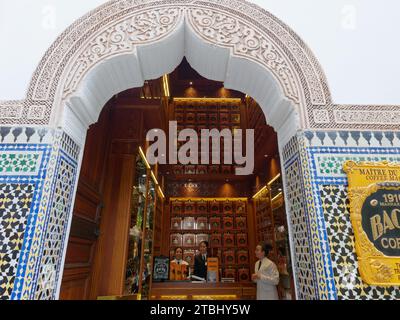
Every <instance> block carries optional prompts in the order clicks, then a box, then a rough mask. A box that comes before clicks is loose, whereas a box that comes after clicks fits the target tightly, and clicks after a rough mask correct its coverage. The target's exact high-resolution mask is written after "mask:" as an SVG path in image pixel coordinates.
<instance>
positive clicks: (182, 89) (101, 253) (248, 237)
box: [60, 59, 295, 300]
mask: <svg viewBox="0 0 400 320" xmlns="http://www.w3.org/2000/svg"><path fill="white" fill-rule="evenodd" d="M169 121H176V122H177V129H178V132H179V131H180V130H182V129H185V128H191V129H194V130H196V131H197V132H200V131H201V130H202V129H212V128H217V129H219V130H222V129H225V128H227V129H231V130H232V131H234V130H237V129H243V130H244V129H254V150H255V154H254V171H253V173H252V174H250V175H236V174H235V168H236V167H235V166H236V165H235V164H225V163H224V159H223V156H221V159H220V164H215V163H214V164H213V163H210V164H202V163H198V164H192V163H189V164H179V163H178V164H154V165H152V164H150V163H149V161H148V159H147V158H146V150H147V148H149V142H146V134H147V133H148V131H149V130H151V129H155V128H157V129H160V130H164V131H165V132H168V128H169ZM267 123H268V119H266V118H265V115H264V113H263V111H262V110H261V108H260V106H259V105H258V104H257V102H256V101H254V100H253V99H252V98H251V97H249V96H247V95H245V94H244V93H241V92H237V91H234V90H228V89H226V88H224V85H223V83H222V82H217V81H211V80H208V79H205V78H203V77H202V76H201V75H199V74H198V73H197V72H196V71H195V70H194V69H192V68H191V67H190V65H189V63H188V62H187V61H186V60H185V59H184V60H183V61H182V63H181V64H180V65H179V66H178V67H177V68H176V69H175V70H174V71H173V72H172V73H170V74H167V75H164V76H163V77H161V78H159V79H154V80H149V81H146V82H145V84H144V86H143V87H141V88H134V89H129V90H126V91H124V92H121V93H118V94H116V95H115V96H113V97H112V98H111V99H110V100H109V101H108V103H107V104H106V105H105V106H104V108H103V110H102V112H101V114H100V117H99V119H98V121H97V123H95V124H93V125H92V126H91V127H90V128H89V130H88V132H87V137H86V145H85V149H84V154H83V160H82V166H81V170H80V176H79V181H78V186H77V194H76V197H75V204H74V210H73V218H72V223H71V229H70V230H71V231H70V236H69V241H68V247H67V254H66V258H65V266H64V272H63V278H62V284H61V290H60V299H132V300H138V299H139V300H140V299H142V300H143V299H174V300H176V299H227V300H235V299H255V297H256V288H255V284H254V283H253V282H252V281H251V274H252V273H254V266H255V263H256V261H257V259H256V257H255V254H254V251H255V247H256V245H257V244H258V243H260V242H267V243H269V244H270V245H271V247H272V251H271V252H270V255H269V258H270V259H271V260H273V261H274V262H275V264H276V265H277V267H278V270H279V273H280V282H279V285H278V294H279V298H280V299H283V300H284V299H285V300H290V299H294V298H295V294H294V282H293V274H292V270H291V261H290V247H289V236H288V227H287V216H286V211H285V203H284V194H283V192H284V191H283V186H282V177H281V172H280V170H281V166H280V159H279V152H278V143H277V135H276V132H275V131H274V129H273V128H272V127H270V126H269V125H268V124H267ZM180 143H181V144H184V142H180ZM159 156H167V157H168V155H159ZM203 240H206V241H207V242H208V244H209V247H208V255H209V256H210V257H215V258H218V259H217V264H216V266H215V267H216V280H215V281H213V282H207V283H199V282H193V281H191V280H189V279H188V278H189V277H190V275H191V274H192V273H193V261H194V257H195V255H196V253H197V250H198V248H199V243H200V242H201V241H203ZM177 247H179V248H181V249H182V250H181V251H182V257H183V260H185V261H186V262H187V264H188V267H187V269H185V271H184V272H182V270H175V269H171V268H170V264H169V262H170V261H171V260H172V259H174V254H175V249H176V248H177Z"/></svg>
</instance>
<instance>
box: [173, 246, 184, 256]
mask: <svg viewBox="0 0 400 320" xmlns="http://www.w3.org/2000/svg"><path fill="white" fill-rule="evenodd" d="M178 249H181V251H182V253H183V249H182V247H176V248H175V250H174V254H176V250H178Z"/></svg>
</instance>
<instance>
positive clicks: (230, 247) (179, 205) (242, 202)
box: [169, 198, 251, 282]
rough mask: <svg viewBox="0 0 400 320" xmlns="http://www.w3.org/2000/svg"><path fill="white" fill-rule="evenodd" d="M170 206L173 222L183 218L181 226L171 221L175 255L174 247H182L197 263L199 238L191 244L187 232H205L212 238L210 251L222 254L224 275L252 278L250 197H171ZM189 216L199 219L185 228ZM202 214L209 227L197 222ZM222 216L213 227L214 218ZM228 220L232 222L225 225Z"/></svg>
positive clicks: (171, 241)
mask: <svg viewBox="0 0 400 320" xmlns="http://www.w3.org/2000/svg"><path fill="white" fill-rule="evenodd" d="M169 207H170V208H169V210H170V216H171V222H172V224H173V223H174V222H175V221H179V220H180V221H181V222H180V227H177V228H176V227H174V225H172V226H171V225H170V231H169V234H170V244H169V251H170V256H171V258H172V256H173V252H174V249H175V248H176V247H182V248H183V250H184V257H187V258H188V259H187V261H188V263H189V264H190V265H191V266H193V259H191V258H192V257H193V255H195V254H196V253H197V252H196V251H197V249H198V245H199V241H197V239H196V241H195V242H194V243H193V244H192V243H190V244H187V243H185V242H184V238H185V235H194V236H198V235H204V236H206V238H205V239H204V240H207V241H208V242H209V250H210V254H211V255H212V256H215V257H218V258H219V261H220V266H221V270H220V271H221V274H222V276H225V275H229V276H233V277H234V278H235V279H236V281H239V282H247V281H249V280H250V272H251V271H250V262H249V261H250V257H249V250H248V229H247V226H248V224H247V212H248V204H247V198H240V199H238V198H200V199H197V198H196V199H195V198H179V199H174V198H171V199H170V203H169ZM185 218H189V220H190V221H194V222H195V223H194V224H193V227H192V228H191V229H188V228H185V225H184V223H185ZM199 218H200V220H201V221H205V220H206V221H207V224H206V226H205V227H203V228H199V227H198V224H197V223H196V222H197V221H198V219H199ZM218 219H219V221H220V223H219V226H218V227H213V226H212V225H211V224H212V223H213V220H218ZM224 221H225V222H226V223H229V224H231V226H227V225H226V224H225V225H224ZM178 224H179V223H178ZM238 225H239V226H238ZM240 226H241V227H240ZM175 237H179V240H178V242H177V243H176V242H174V240H175ZM202 239H203V237H202ZM216 239H219V240H218V241H216ZM229 241H230V243H228V242H229ZM239 242H241V243H239ZM239 277H241V278H239Z"/></svg>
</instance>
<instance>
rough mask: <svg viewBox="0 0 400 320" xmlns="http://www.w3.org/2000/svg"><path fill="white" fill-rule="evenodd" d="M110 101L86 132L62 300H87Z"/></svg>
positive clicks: (100, 199) (106, 141)
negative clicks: (97, 119)
mask: <svg viewBox="0 0 400 320" xmlns="http://www.w3.org/2000/svg"><path fill="white" fill-rule="evenodd" d="M110 107H111V104H110V103H109V104H107V105H106V106H105V107H104V109H103V111H102V113H101V115H100V117H99V121H98V122H97V123H95V124H93V125H92V126H91V127H90V128H89V130H88V133H87V137H86V144H85V149H84V155H83V159H82V166H81V171H80V177H79V180H78V187H77V195H76V200H75V204H74V210H73V216H72V222H71V230H70V238H69V241H68V247H67V253H66V259H65V265H64V273H63V279H62V284H61V290H60V299H87V298H88V291H89V290H88V289H89V286H90V275H91V268H92V261H93V253H94V250H95V245H96V240H97V234H98V224H99V219H100V213H101V208H102V206H103V203H102V182H103V176H104V168H105V158H106V154H107V150H108V144H109V139H108V136H107V132H108V128H109V125H110V122H109V116H110Z"/></svg>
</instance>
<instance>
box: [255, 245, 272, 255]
mask: <svg viewBox="0 0 400 320" xmlns="http://www.w3.org/2000/svg"><path fill="white" fill-rule="evenodd" d="M258 245H259V246H260V247H261V250H262V251H264V255H265V256H267V255H268V254H269V252H270V251H271V250H272V246H271V245H270V244H269V243H265V242H261V243H259V244H258Z"/></svg>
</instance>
